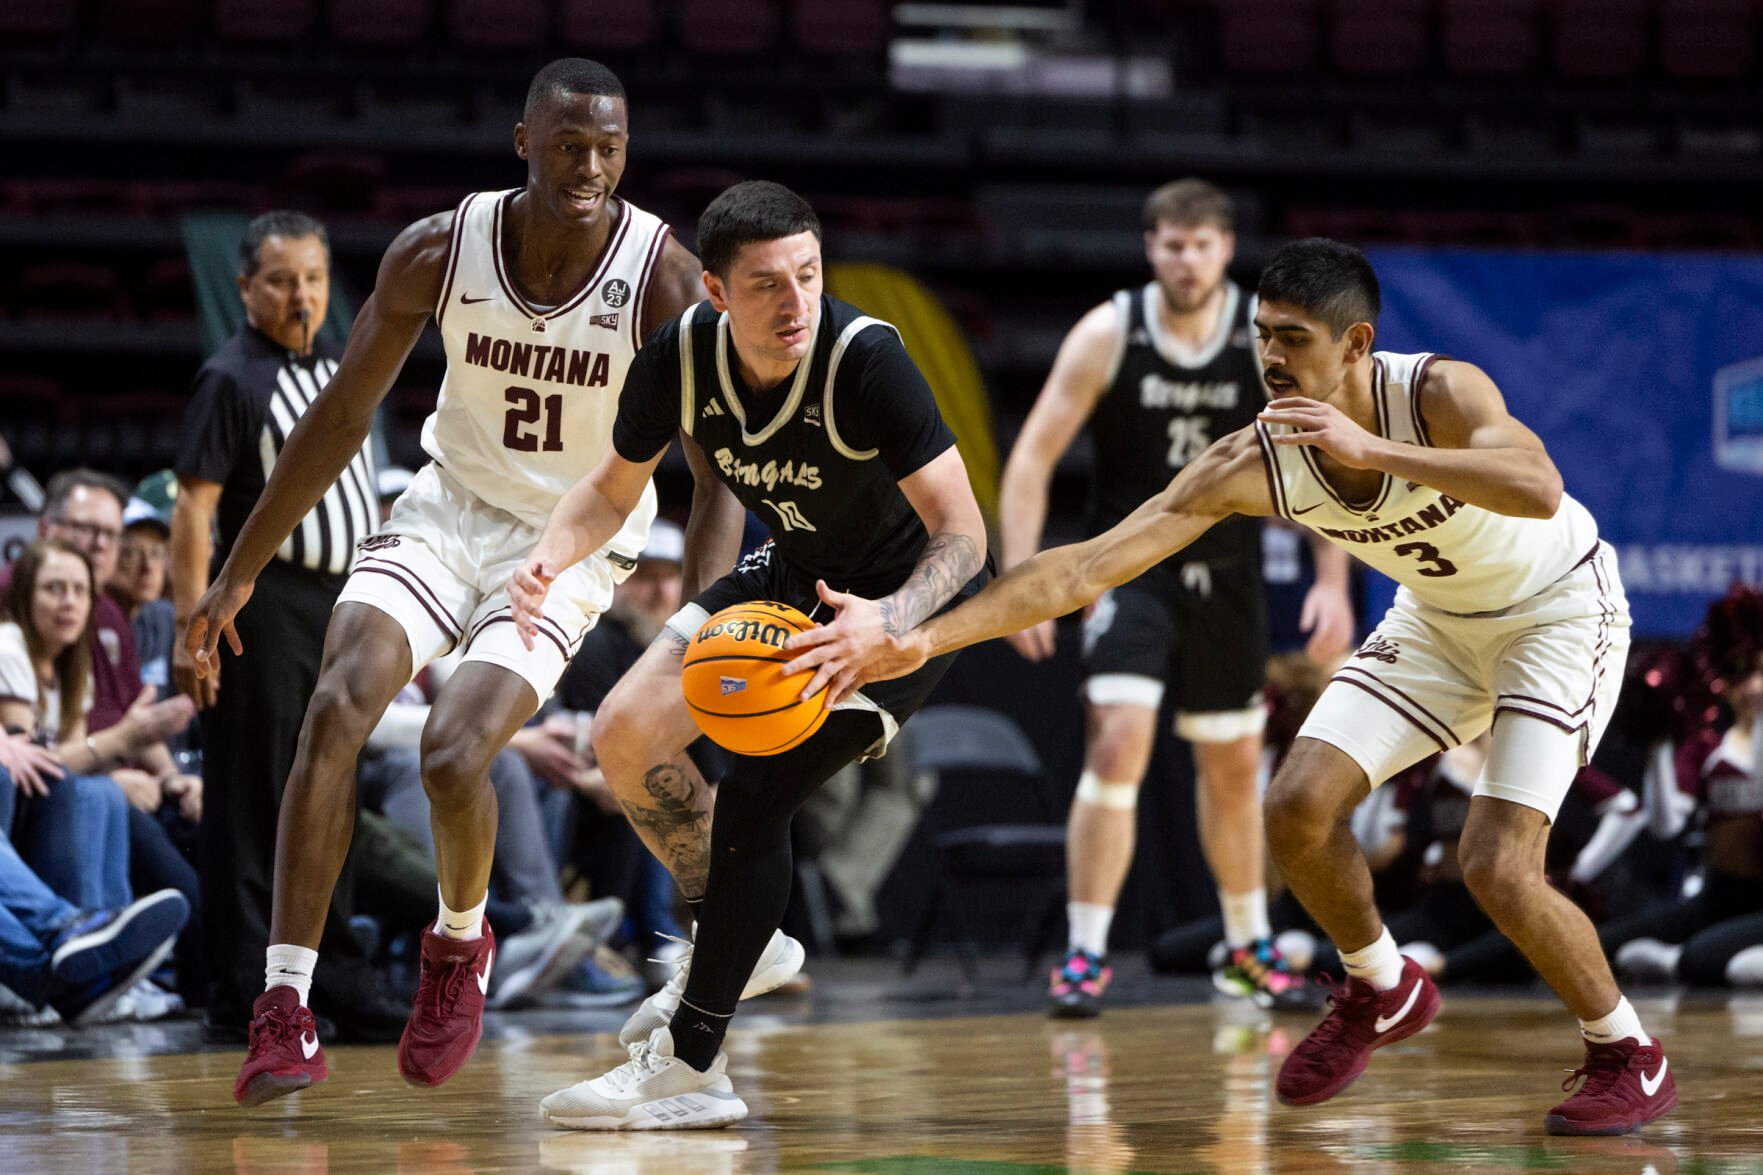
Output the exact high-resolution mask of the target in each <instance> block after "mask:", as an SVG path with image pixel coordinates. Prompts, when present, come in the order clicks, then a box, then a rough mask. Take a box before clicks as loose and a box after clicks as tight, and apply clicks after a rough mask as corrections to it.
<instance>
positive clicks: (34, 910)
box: [0, 769, 79, 1004]
mask: <svg viewBox="0 0 1763 1175" xmlns="http://www.w3.org/2000/svg"><path fill="white" fill-rule="evenodd" d="M0 792H3V793H4V795H5V797H6V798H4V799H0V983H3V984H5V985H6V986H7V987H9V988H11V989H12V990H13V991H14V992H16V993H18V994H19V995H20V996H22V997H23V998H25V999H27V1000H29V1001H30V1002H31V1003H33V1004H38V1003H41V1002H42V996H43V992H44V990H45V988H46V985H47V982H48V977H49V950H48V943H49V941H50V940H51V939H53V938H54V937H55V935H56V933H57V932H58V931H59V930H60V929H61V928H62V927H63V926H65V925H67V924H68V923H69V922H71V921H72V920H73V919H74V918H75V917H77V916H78V914H79V911H78V910H76V909H75V908H74V907H73V906H71V905H69V904H68V903H67V902H65V901H63V900H62V899H61V898H59V897H57V896H56V894H55V891H54V890H52V889H50V888H49V887H48V886H47V885H45V884H43V880H42V878H40V877H38V876H37V875H36V874H35V873H33V872H32V871H31V867H30V866H29V865H26V864H25V863H24V858H23V857H20V856H19V855H18V850H17V849H15V848H13V847H12V841H11V840H10V839H8V838H7V837H6V836H5V835H3V834H4V833H5V831H6V830H5V827H4V825H5V823H6V817H10V815H11V811H12V803H11V799H10V797H11V796H12V795H13V794H14V789H13V782H12V776H10V775H8V774H7V773H6V771H5V770H4V769H0Z"/></svg>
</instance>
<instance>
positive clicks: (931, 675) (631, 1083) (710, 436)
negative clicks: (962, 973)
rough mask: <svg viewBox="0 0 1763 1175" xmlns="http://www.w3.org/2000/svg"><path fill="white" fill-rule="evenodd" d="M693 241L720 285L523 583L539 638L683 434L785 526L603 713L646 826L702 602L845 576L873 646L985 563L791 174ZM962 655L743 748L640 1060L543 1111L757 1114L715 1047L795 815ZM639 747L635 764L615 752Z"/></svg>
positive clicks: (685, 810) (637, 1115) (636, 389)
mask: <svg viewBox="0 0 1763 1175" xmlns="http://www.w3.org/2000/svg"><path fill="white" fill-rule="evenodd" d="M698 246H699V250H700V253H701V254H702V257H703V263H704V269H705V273H704V286H705V288H706V289H707V290H708V292H709V294H710V298H709V300H708V301H707V302H702V303H699V304H698V305H697V306H694V307H693V308H691V309H690V310H688V311H687V312H686V313H685V314H684V315H682V316H681V317H680V318H679V319H678V320H676V321H674V322H672V323H669V324H667V325H665V326H663V327H661V328H660V329H659V330H657V331H656V332H655V333H654V334H653V335H651V336H650V337H649V339H648V341H647V342H646V343H645V344H644V346H643V349H642V351H640V352H639V353H638V355H637V358H636V359H635V360H634V361H633V362H632V364H631V368H630V372H629V374H628V376H627V377H626V379H625V384H624V391H623V393H622V395H621V396H620V397H619V407H618V420H617V423H616V425H615V426H614V428H613V448H614V449H615V452H613V453H610V454H608V455H607V457H606V459H605V460H604V461H603V462H602V463H601V465H600V467H599V468H598V469H597V470H595V471H594V472H593V473H592V474H591V475H589V476H588V477H587V478H585V479H583V480H582V481H581V482H580V483H578V484H577V486H576V487H575V488H574V489H572V490H570V491H569V492H568V493H567V494H565V495H564V497H563V499H562V500H561V501H560V502H559V503H558V505H557V507H556V509H555V510H553V511H552V514H551V520H550V522H549V523H548V524H547V526H546V527H545V532H544V535H543V536H542V537H541V539H540V540H539V543H538V546H537V547H536V548H535V549H534V551H533V554H532V556H531V558H530V559H529V560H528V561H527V564H526V566H525V567H524V568H522V570H521V571H519V572H518V573H516V575H515V577H514V580H513V582H512V583H511V585H510V593H511V596H512V599H513V603H514V609H515V619H516V623H517V624H520V625H521V626H522V627H523V631H528V632H531V631H533V629H532V625H531V618H532V617H535V616H537V615H538V614H539V609H540V606H541V605H542V603H543V601H544V598H545V594H546V590H547V587H548V585H549V583H550V581H551V580H552V579H554V578H555V577H556V576H557V574H558V573H559V572H560V571H561V569H563V568H565V567H568V566H569V565H570V564H571V563H573V562H575V561H576V560H578V559H581V558H584V557H585V556H587V555H589V554H591V553H592V552H594V551H596V550H598V549H599V548H600V546H601V545H602V544H604V543H605V542H606V541H607V539H609V538H610V537H611V536H612V535H613V534H614V533H615V532H616V531H617V530H618V528H619V526H620V525H621V523H622V522H623V520H624V517H625V515H626V514H627V513H628V512H629V511H630V510H631V509H632V507H633V506H634V505H635V504H636V502H637V500H638V497H639V495H640V494H641V492H642V488H643V486H644V484H645V483H646V482H647V481H648V479H649V475H650V474H651V472H652V471H653V470H654V468H655V465H656V462H657V461H659V460H660V457H661V454H662V453H663V452H664V451H665V450H666V448H667V445H668V443H669V442H670V441H671V440H672V439H673V437H674V435H675V433H676V432H685V433H687V434H688V440H687V442H686V443H687V444H688V445H690V446H693V447H696V448H697V449H699V450H700V451H701V452H702V454H703V456H704V457H705V458H707V459H708V463H709V465H710V466H711V467H712V468H713V469H714V470H716V472H717V474H718V475H719V476H720V478H721V480H722V481H723V483H724V484H725V485H726V486H727V487H728V488H729V489H730V490H731V491H733V493H734V495H735V496H736V497H737V498H739V499H740V501H741V502H742V503H743V504H745V505H746V506H747V508H748V509H749V510H752V511H753V512H754V513H756V514H757V515H759V516H760V517H761V518H763V519H765V520H766V522H767V523H768V524H769V525H770V528H771V533H772V539H771V541H770V542H768V543H766V544H765V545H764V546H762V547H761V548H759V550H758V551H756V552H754V553H753V554H752V555H750V556H748V557H747V558H746V559H744V560H742V562H741V563H740V565H739V566H738V567H736V568H735V570H734V571H733V572H731V573H730V574H728V575H726V576H724V577H723V578H722V579H720V580H718V581H717V582H716V583H714V584H712V585H711V586H710V588H709V589H708V590H706V591H704V592H703V593H701V594H700V595H699V596H698V597H697V599H696V600H695V601H694V602H693V603H692V604H689V605H687V606H686V607H685V608H684V609H682V610H681V611H680V613H679V614H678V615H676V616H675V617H674V619H673V620H671V621H669V623H668V631H667V632H666V633H664V634H663V636H662V637H660V638H659V639H658V640H657V642H656V644H655V645H653V646H651V648H650V649H649V651H648V652H647V653H646V654H644V656H643V659H642V660H641V661H639V662H638V663H637V665H636V666H635V667H633V668H632V670H631V671H630V673H628V674H627V675H626V676H625V678H624V679H623V680H622V681H621V682H620V683H619V685H618V686H617V687H615V689H614V691H613V694H612V695H611V696H610V697H608V698H607V701H606V704H605V705H604V706H603V707H602V708H601V710H600V712H599V714H598V715H597V716H596V722H595V728H594V744H595V748H596V750H597V752H598V754H599V757H600V762H601V764H602V766H603V767H604V768H605V769H606V773H607V778H608V781H609V782H611V783H612V784H613V787H614V789H615V790H618V792H619V798H620V800H621V801H623V802H624V803H625V805H626V810H627V811H629V812H631V815H632V819H633V822H636V823H639V825H640V824H641V823H642V822H643V821H645V820H648V819H649V818H650V817H649V815H648V814H649V813H650V812H651V811H652V809H653V808H654V807H655V799H656V794H657V793H656V792H655V790H654V786H653V785H654V780H653V779H652V778H651V777H645V776H643V775H642V773H641V772H642V769H643V768H644V767H647V766H648V765H652V764H656V763H667V762H669V761H673V760H677V759H678V758H679V752H680V751H681V750H683V749H684V747H685V746H686V745H687V744H688V743H689V742H691V740H692V739H693V738H694V737H695V735H696V734H697V730H696V728H695V727H694V726H693V724H692V721H691V718H690V716H689V714H688V713H687V710H686V706H685V702H684V699H683V698H682V696H681V694H680V685H679V677H680V665H681V660H680V659H681V655H682V654H683V652H684V651H685V647H686V642H687V639H688V638H689V637H690V636H691V635H692V634H693V633H694V632H696V630H697V628H698V626H699V625H700V624H701V623H702V622H703V620H704V619H705V618H706V617H708V616H709V615H711V614H712V613H715V612H718V611H720V610H721V609H723V608H725V607H728V606H729V605H730V604H735V603H739V602H742V601H746V600H779V601H782V602H784V603H787V604H792V605H794V606H795V607H797V608H800V609H801V610H802V611H803V612H805V613H808V614H809V615H811V616H812V615H813V614H814V613H815V611H816V610H818V611H819V612H820V613H821V614H822V615H823V616H824V615H825V614H826V613H827V612H828V609H827V608H826V607H825V606H823V605H822V603H821V597H822V596H825V595H838V594H839V592H838V591H835V590H834V589H840V590H842V591H847V592H851V593H855V594H856V595H859V596H862V597H864V598H865V599H864V603H865V605H866V606H867V607H866V610H864V611H862V612H861V613H860V612H858V611H856V610H853V611H852V612H851V614H850V615H849V616H848V617H847V620H846V623H845V624H844V627H843V629H842V631H843V632H844V633H845V634H846V636H847V639H848V640H850V641H852V642H853V643H854V644H856V645H859V646H863V647H867V648H872V649H873V648H879V647H880V646H881V645H882V644H883V642H885V641H886V639H887V638H888V636H889V635H891V634H899V633H903V632H905V631H907V630H909V629H911V628H912V627H913V626H914V625H916V624H918V623H919V622H920V621H922V620H924V619H926V618H928V617H929V616H931V615H932V614H934V613H936V612H938V611H940V610H942V609H943V608H945V607H947V606H949V605H951V604H952V603H954V602H956V601H957V600H958V599H959V598H964V597H966V596H967V595H970V594H972V593H973V592H975V591H977V590H978V589H979V588H980V586H981V585H982V583H983V581H984V579H985V577H986V575H985V562H986V555H985V549H986V537H985V527H984V523H983V521H982V519H981V516H980V511H979V505H978V503H977V502H976V501H975V500H974V496H973V489H972V487H971V486H970V485H969V483H968V479H967V469H966V466H965V465H963V463H962V460H961V456H960V454H959V453H958V452H957V451H956V449H955V438H954V436H953V435H952V434H951V433H950V432H949V429H948V427H947V426H946V425H945V424H944V423H943V420H942V417H941V415H940V414H939V413H938V411H937V406H936V400H935V399H934V398H933V396H932V395H931V390H930V387H929V386H928V385H927V384H926V383H925V380H924V377H923V376H922V375H921V374H920V373H919V371H918V369H917V367H916V366H915V365H914V364H913V362H912V360H911V359H910V358H909V357H908V356H907V354H906V350H905V347H904V346H903V345H902V344H901V341H900V337H899V334H898V332H896V331H895V330H894V329H893V328H892V327H891V326H889V325H887V324H886V323H882V322H878V321H876V320H875V319H872V318H868V317H867V316H865V315H864V314H863V312H862V311H860V310H858V309H857V308H856V307H854V306H850V305H847V304H845V303H843V302H839V301H836V300H834V299H832V298H829V297H827V296H825V294H823V293H822V286H823V279H822V273H821V258H820V224H819V221H818V220H817V219H816V218H815V215H814V212H813V210H812V209H811V208H810V207H809V206H808V204H807V203H806V202H805V201H803V200H802V199H801V198H800V197H799V196H797V195H795V194H794V193H793V192H791V191H789V190H788V189H786V188H783V187H780V186H779V185H777V184H772V183H764V182H754V183H744V184H737V185H736V186H734V187H732V188H730V189H729V190H728V191H726V192H724V193H723V194H722V195H720V196H718V197H717V198H716V200H714V201H713V202H712V203H711V205H710V207H709V208H708V209H706V210H705V212H704V216H703V218H702V219H701V220H700V221H699V224H698ZM871 600H873V601H875V602H874V603H869V601H871ZM948 666H949V661H948V659H941V660H937V661H932V662H928V663H926V664H925V665H924V666H923V667H922V668H921V669H920V670H919V671H918V672H915V673H913V674H911V675H909V676H907V677H903V678H901V679H899V680H897V681H890V682H888V683H887V684H886V686H884V687H883V688H881V689H878V690H873V691H867V690H866V691H863V692H862V693H861V694H860V695H858V696H855V697H853V698H851V699H849V701H850V703H852V704H848V705H845V706H842V707H840V708H838V709H837V710H835V711H834V712H833V713H832V714H830V715H828V716H827V719H826V722H825V724H824V725H823V726H822V727H821V728H820V730H819V731H818V732H816V733H815V734H814V735H813V736H812V737H810V738H809V739H808V740H807V741H806V742H804V743H803V744H802V745H801V746H798V747H795V748H793V749H791V750H789V751H786V752H784V753H783V754H780V755H775V756H771V757H769V758H746V757H742V756H735V757H734V761H733V765H732V767H731V768H730V770H729V771H728V773H727V774H726V775H725V776H724V777H723V779H722V781H721V783H720V785H719V786H718V788H717V791H716V799H715V818H714V821H713V825H712V827H711V829H710V835H709V840H710V843H709V846H708V849H709V851H708V854H707V857H708V876H707V878H706V879H705V880H706V884H705V887H704V889H703V890H701V891H699V892H702V894H703V900H702V902H700V903H696V914H697V920H698V928H697V935H696V942H695V945H694V950H693V956H692V959H691V962H690V970H689V972H688V973H687V979H686V981H685V983H684V987H683V992H682V993H681V994H680V996H678V997H677V1005H676V1006H675V1007H674V1008H673V1009H671V1016H670V1019H669V1020H668V1021H665V1022H662V1021H657V1022H656V1027H655V1028H654V1029H653V1031H652V1032H650V1033H649V1034H648V1035H647V1037H646V1038H644V1039H642V1040H637V1041H631V1042H630V1043H632V1045H633V1047H632V1051H631V1060H630V1061H629V1062H628V1063H626V1064H624V1065H621V1066H619V1067H618V1068H616V1069H614V1070H612V1071H611V1072H610V1073H607V1074H606V1075H604V1076H602V1077H599V1078H596V1079H594V1080H592V1081H584V1082H581V1083H579V1084H577V1085H574V1086H571V1087H570V1088H569V1089H566V1090H562V1091H560V1092H558V1093H555V1094H552V1095H551V1096H550V1097H548V1098H546V1099H545V1102H544V1106H543V1110H544V1114H545V1117H546V1119H547V1120H549V1121H550V1122H551V1123H553V1124H554V1125H559V1126H566V1127H572V1128H576V1129H595V1130H641V1129H661V1128H668V1129H677V1128H680V1127H703V1126H721V1125H725V1124H727V1123H729V1122H732V1121H735V1120H737V1119H739V1118H741V1117H744V1116H745V1115H746V1112H747V1110H746V1106H745V1105H744V1104H743V1103H742V1102H741V1100H740V1099H739V1098H738V1097H736V1096H735V1094H734V1092H733V1089H732V1088H731V1086H730V1085H729V1081H728V1078H727V1076H726V1075H725V1074H724V1067H725V1065H726V1057H725V1056H724V1055H723V1054H722V1053H721V1052H720V1051H719V1049H720V1048H721V1044H722V1039H723V1035H724V1033H725V1032H726V1031H727V1028H728V1023H729V1018H730V1017H731V1016H732V1015H733V1014H734V1010H735V1003H736V1001H737V1000H738V999H739V998H740V997H741V995H742V993H743V991H744V990H745V989H746V988H747V986H748V984H749V976H750V975H752V974H753V973H754V968H755V964H756V963H758V962H761V961H762V960H761V956H762V952H763V951H764V950H765V947H766V945H767V942H768V940H769V939H770V938H771V937H772V934H773V931H774V929H775V928H776V926H777V924H778V922H779V920H780V919H781V918H782V917H783V912H784V905H785V903H786V902H787V900H788V898H789V892H790V878H791V861H790V839H789V827H790V819H791V817H792V816H793V815H794V813H795V811H796V809H797V808H798V807H799V806H800V805H801V803H802V801H803V800H804V799H806V798H807V796H808V795H809V794H810V793H812V792H813V791H814V790H815V789H816V788H818V787H819V786H820V785H821V784H822V783H824V782H825V781H826V780H827V779H828V778H829V777H830V776H831V775H832V774H833V773H834V772H836V771H837V770H839V769H840V768H841V767H843V766H845V765H846V764H848V763H850V762H852V761H853V760H855V759H857V758H858V757H860V756H863V755H866V754H880V753H882V752H883V751H884V750H885V749H886V744H887V741H888V739H889V738H890V737H891V736H892V735H893V733H894V732H895V731H896V730H897V729H898V727H899V724H900V723H902V722H904V721H905V720H906V719H907V717H909V716H910V715H911V714H912V713H913V712H914V711H915V710H917V709H918V707H919V706H920V705H922V704H923V702H924V699H925V697H926V696H927V695H928V694H929V693H930V691H931V688H932V687H933V686H934V685H935V684H936V682H937V681H938V680H939V679H940V678H941V677H942V675H943V673H944V672H945V671H946V670H947V669H948ZM630 764H637V765H640V766H639V767H638V769H637V770H636V771H635V772H632V771H629V770H621V769H620V765H630ZM651 775H652V773H651ZM705 794H706V793H705V791H704V790H703V789H702V788H701V786H700V787H698V788H694V789H689V790H687V791H684V792H681V793H680V794H679V796H678V797H677V798H676V800H675V802H674V805H673V806H674V807H676V808H678V809H679V810H680V811H681V813H682V815H685V816H691V815H692V814H693V812H694V810H695V807H696V806H697V805H702V804H703V803H704V800H703V798H702V797H704V796H705ZM694 818H695V817H694ZM699 835H700V836H702V833H700V834H699ZM677 849H678V846H677V845H676V850H677ZM697 853H698V856H699V857H702V856H705V855H706V854H704V852H703V849H702V847H700V848H699V849H698V850H697ZM693 859H694V858H693V857H692V854H691V853H690V852H680V851H676V852H675V853H674V855H673V857H672V858H669V859H668V864H669V865H670V867H675V877H676V879H678V880H680V881H681V885H682V888H683V889H684V890H685V892H686V893H687V895H688V896H690V895H691V894H692V893H693V892H694V891H693V889H692V888H690V886H689V885H688V884H687V882H686V879H684V878H681V877H680V869H679V868H677V865H678V863H679V862H681V861H682V860H684V861H688V862H689V861H691V860H693ZM641 1015H642V1013H641V1012H639V1017H640V1016H641ZM635 1019H636V1018H633V1020H635ZM629 1027H630V1026H628V1025H627V1032H626V1033H625V1034H622V1035H623V1036H625V1037H628V1036H629V1035H630V1032H629Z"/></svg>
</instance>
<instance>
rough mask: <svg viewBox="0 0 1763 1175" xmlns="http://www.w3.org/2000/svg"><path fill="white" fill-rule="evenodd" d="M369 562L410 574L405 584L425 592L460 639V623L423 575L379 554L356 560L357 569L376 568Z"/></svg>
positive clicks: (428, 599) (455, 636) (454, 635)
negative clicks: (425, 581)
mask: <svg viewBox="0 0 1763 1175" xmlns="http://www.w3.org/2000/svg"><path fill="white" fill-rule="evenodd" d="M367 563H382V564H384V565H385V566H387V567H391V568H394V569H396V570H397V571H400V572H402V573H403V574H404V575H407V576H409V577H410V578H409V581H408V582H406V583H405V586H406V587H409V588H410V590H411V591H415V592H421V593H422V594H423V596H424V597H426V599H427V601H428V603H430V604H433V605H434V608H435V610H436V611H437V612H439V613H440V614H441V615H443V616H445V617H447V622H448V627H449V630H450V631H451V633H452V636H453V639H454V640H458V639H459V637H460V635H461V634H462V630H461V629H460V627H459V625H457V624H455V623H453V614H452V613H451V612H450V611H448V609H447V605H446V604H444V603H442V602H441V597H440V596H438V595H436V594H435V589H434V588H432V587H430V586H429V585H428V584H426V583H424V582H423V580H422V576H420V575H418V574H416V572H415V571H412V570H411V569H410V568H408V567H406V566H404V564H402V563H399V562H397V561H396V560H393V559H383V558H381V557H380V556H378V555H362V556H361V557H360V558H359V559H357V560H356V563H355V569H356V570H357V571H372V570H374V568H371V567H366V566H364V564H367Z"/></svg>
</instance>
